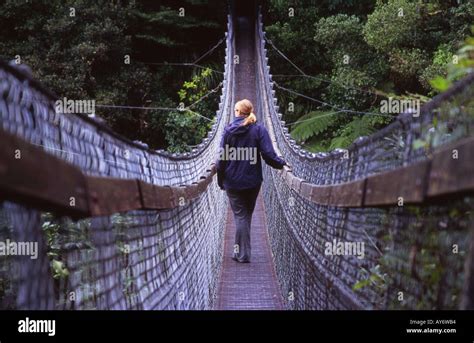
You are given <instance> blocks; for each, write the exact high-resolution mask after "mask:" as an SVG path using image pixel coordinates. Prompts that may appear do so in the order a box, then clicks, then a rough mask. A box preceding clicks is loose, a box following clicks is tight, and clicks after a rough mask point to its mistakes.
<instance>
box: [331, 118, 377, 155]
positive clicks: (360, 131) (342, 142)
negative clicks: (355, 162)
mask: <svg viewBox="0 0 474 343" xmlns="http://www.w3.org/2000/svg"><path fill="white" fill-rule="evenodd" d="M379 118H382V117H379ZM380 122H382V123H383V121H380V120H377V119H376V118H372V116H370V115H364V116H362V117H356V118H354V119H352V120H351V121H350V122H349V123H348V124H347V125H345V126H344V127H342V128H341V129H339V130H338V134H337V136H336V137H334V138H333V139H332V140H331V144H330V146H329V149H330V150H332V149H336V148H347V147H348V146H349V145H351V143H352V142H353V141H354V140H356V139H357V138H358V137H361V136H368V135H369V134H371V133H373V132H374V131H375V129H376V127H377V125H378V124H379V123H380Z"/></svg>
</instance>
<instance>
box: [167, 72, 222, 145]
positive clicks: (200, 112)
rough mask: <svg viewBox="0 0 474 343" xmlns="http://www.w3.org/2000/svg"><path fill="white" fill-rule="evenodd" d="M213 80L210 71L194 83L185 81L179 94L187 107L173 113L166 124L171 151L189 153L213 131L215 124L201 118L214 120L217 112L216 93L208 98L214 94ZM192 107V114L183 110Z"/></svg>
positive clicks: (193, 81)
mask: <svg viewBox="0 0 474 343" xmlns="http://www.w3.org/2000/svg"><path fill="white" fill-rule="evenodd" d="M211 77H212V72H211V70H210V69H203V70H202V71H201V72H200V73H199V74H196V75H194V77H193V78H192V79H191V81H185V82H184V83H183V86H182V88H181V89H180V90H179V91H178V96H179V100H180V101H181V103H182V104H183V105H184V106H183V110H177V111H173V112H171V113H170V114H169V116H168V118H167V120H166V123H165V128H166V140H167V142H168V146H169V148H168V150H169V151H171V152H183V151H189V149H190V147H189V146H190V145H197V144H199V143H200V142H201V141H202V139H203V138H204V136H205V135H206V134H207V132H208V131H209V129H210V128H211V125H212V122H211V121H208V120H206V119H204V118H202V116H204V117H206V118H212V117H213V114H214V112H213V110H214V111H215V108H216V106H215V104H216V102H217V96H216V93H211V95H210V96H207V94H208V93H209V92H210V91H211V89H210V88H209V87H210V86H211V83H210V79H211ZM213 86H215V85H213ZM190 105H192V108H191V109H190V110H187V109H185V108H184V107H185V106H190Z"/></svg>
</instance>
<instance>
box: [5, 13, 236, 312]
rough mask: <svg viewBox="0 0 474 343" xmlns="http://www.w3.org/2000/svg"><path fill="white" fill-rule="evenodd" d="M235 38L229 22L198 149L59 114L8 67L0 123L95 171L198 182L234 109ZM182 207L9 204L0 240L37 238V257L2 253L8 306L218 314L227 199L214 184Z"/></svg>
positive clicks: (45, 94)
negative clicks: (84, 212) (214, 98)
mask: <svg viewBox="0 0 474 343" xmlns="http://www.w3.org/2000/svg"><path fill="white" fill-rule="evenodd" d="M232 40H233V27H232V21H231V17H230V16H229V17H228V31H227V33H226V45H227V47H226V58H225V66H224V67H225V72H224V80H223V88H222V95H221V101H220V103H219V109H218V111H217V113H216V114H217V115H216V119H217V120H216V121H215V123H214V124H213V126H212V129H211V131H210V132H209V133H208V136H207V137H206V138H205V139H204V140H203V142H202V143H201V144H200V145H199V146H197V147H196V148H195V149H193V151H192V152H190V153H184V154H170V153H167V152H164V151H151V150H148V149H147V148H146V147H144V146H143V145H142V144H140V143H139V142H131V141H128V140H127V139H125V138H123V137H121V136H119V135H117V134H115V133H114V132H112V131H111V130H110V129H108V128H107V127H104V126H103V125H101V124H99V123H97V122H96V121H95V120H94V119H90V118H87V117H82V116H79V115H73V114H62V113H56V111H55V108H54V101H55V100H56V99H54V98H53V97H52V96H51V95H49V94H48V92H47V91H46V90H44V89H42V87H41V86H38V85H37V84H36V83H35V82H32V81H30V79H29V78H28V77H25V76H24V75H22V74H21V73H18V72H15V70H12V69H11V67H10V68H9V67H6V66H3V67H0V95H1V96H0V116H1V117H0V118H1V122H0V125H1V127H2V128H3V129H4V130H5V131H8V132H10V133H13V134H15V135H17V136H20V137H21V138H23V139H25V140H26V141H28V142H30V143H33V144H35V145H38V146H41V147H43V149H45V150H46V151H47V152H48V153H51V154H53V155H56V156H57V157H59V158H61V159H64V160H66V161H68V162H70V163H72V164H73V165H75V166H76V167H78V168H80V169H81V170H82V171H83V172H84V173H86V174H87V175H94V176H105V177H115V178H122V179H139V180H142V181H144V182H148V183H151V184H155V185H170V186H179V185H186V184H191V183H193V182H196V181H198V180H199V178H200V176H202V175H203V174H204V171H205V170H206V169H208V168H209V167H210V166H211V164H212V163H213V162H215V160H216V158H217V154H218V148H219V143H220V137H221V135H222V132H223V128H224V126H225V125H226V123H227V122H228V120H229V118H228V117H229V113H231V111H229V108H230V106H232V103H231V101H232V98H233V82H232V79H233V73H234V68H233V64H232V57H233V55H234V53H233V44H232ZM181 205H182V206H178V207H176V208H174V209H171V210H159V211H155V210H147V211H145V210H139V211H130V212H126V213H117V214H114V215H112V216H104V217H94V218H89V219H83V220H79V221H72V220H71V219H69V218H66V217H62V218H61V217H59V216H54V215H53V214H51V213H47V212H39V211H36V210H34V209H31V208H27V207H24V206H20V205H17V204H14V203H11V202H8V201H4V202H3V203H2V207H1V208H2V210H1V211H0V212H1V221H0V230H1V231H0V239H2V241H3V242H8V241H12V242H37V243H38V258H37V259H30V257H29V256H16V257H14V256H8V257H5V258H3V257H2V259H1V263H0V265H1V269H0V273H1V274H0V282H1V284H0V307H1V308H14V309H209V308H212V306H213V301H214V297H215V292H216V286H217V278H218V274H219V270H220V265H221V261H222V244H223V232H224V225H225V218H226V210H227V200H226V197H225V193H224V192H222V191H221V190H219V188H218V186H217V183H216V182H212V183H211V184H210V185H209V187H208V188H207V190H206V192H204V193H202V194H200V195H199V196H198V197H197V198H195V199H194V200H192V201H186V202H183V203H182V204H181Z"/></svg>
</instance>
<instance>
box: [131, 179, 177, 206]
mask: <svg viewBox="0 0 474 343" xmlns="http://www.w3.org/2000/svg"><path fill="white" fill-rule="evenodd" d="M138 186H139V188H140V194H141V201H142V207H143V208H144V209H153V210H159V209H167V208H172V207H173V206H172V205H173V204H174V200H173V189H172V187H169V186H157V185H152V184H149V183H146V182H143V181H138Z"/></svg>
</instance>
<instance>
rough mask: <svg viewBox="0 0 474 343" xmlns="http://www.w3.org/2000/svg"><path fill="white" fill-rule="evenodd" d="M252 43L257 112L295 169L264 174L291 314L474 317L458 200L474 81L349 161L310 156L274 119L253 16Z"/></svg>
mask: <svg viewBox="0 0 474 343" xmlns="http://www.w3.org/2000/svg"><path fill="white" fill-rule="evenodd" d="M255 34H256V51H257V63H256V73H257V84H258V86H257V89H258V95H257V98H258V99H259V104H257V108H258V111H259V113H260V114H261V115H262V116H263V118H264V122H265V125H266V127H267V129H268V130H269V132H270V136H271V137H272V139H273V141H274V144H275V146H276V147H277V148H278V150H279V153H280V154H281V155H282V156H283V157H284V159H285V160H286V161H288V162H289V163H290V165H291V166H292V168H291V170H288V169H285V170H284V171H283V172H279V171H275V170H273V169H271V168H269V167H267V166H265V167H264V179H265V181H266V182H265V183H264V187H263V195H264V201H265V207H266V208H267V209H269V210H268V212H267V222H268V228H269V235H270V241H271V246H272V251H273V256H274V260H275V266H276V272H277V277H278V279H279V282H280V286H281V289H282V293H283V297H284V298H285V299H286V306H287V308H289V309H330V310H331V309H457V308H469V307H472V303H473V302H472V298H473V295H472V293H473V292H472V286H469V285H472V277H473V273H472V267H470V266H471V265H472V248H471V247H472V239H473V233H472V227H473V225H472V223H473V218H472V208H473V204H474V203H473V201H474V199H473V198H472V197H471V196H470V195H469V194H468V193H465V192H464V193H463V192H462V191H466V190H468V191H469V190H470V191H472V178H471V177H470V175H472V174H471V173H472V170H473V167H472V161H471V160H470V158H471V157H472V150H473V149H472V147H473V145H472V140H470V138H471V137H472V128H473V117H474V112H473V106H472V105H473V92H474V87H473V82H474V75H470V76H468V77H467V78H466V79H464V80H463V81H461V82H459V83H458V84H456V85H455V86H454V87H453V88H452V89H450V90H449V91H448V92H446V93H443V94H441V95H439V96H437V97H435V98H434V99H433V100H432V101H430V102H429V103H428V104H427V105H425V106H424V107H422V108H421V111H420V113H419V116H417V115H413V113H411V114H410V113H406V114H402V115H400V116H399V117H398V118H396V120H395V121H394V122H393V123H392V124H391V125H389V126H387V127H385V128H384V129H382V130H380V131H378V132H377V133H375V134H373V135H372V136H369V137H361V138H359V139H357V140H356V141H355V142H354V143H353V144H352V145H351V146H350V147H349V148H348V149H336V150H334V151H331V152H329V153H311V152H308V151H306V150H304V149H302V148H301V146H299V145H297V144H296V142H295V141H294V140H293V139H292V138H291V136H290V134H289V132H288V128H287V127H285V122H284V121H283V120H282V114H281V113H279V107H278V105H277V99H276V97H275V91H274V90H273V85H274V84H273V81H272V76H271V74H270V67H269V66H268V58H267V57H266V52H267V50H266V49H265V32H264V31H263V22H262V15H261V14H259V15H258V17H257V22H256V32H255ZM466 140H467V142H468V143H465V142H466ZM459 142H461V143H459ZM456 143H459V145H453V146H452V145H450V144H456ZM465 144H467V145H465ZM450 146H452V148H449V147H450ZM443 147H448V148H447V149H444V150H443V152H439V149H440V148H443ZM458 153H459V154H461V155H462V156H464V157H463V158H462V161H461V160H460V159H458V156H456V157H454V156H455V155H456V154H458ZM451 157H452V158H451ZM450 172H451V173H452V174H451V175H449V173H450ZM440 179H442V181H441V183H443V186H441V187H438V186H439V185H438V182H440V181H439V180H440ZM453 180H454V181H453ZM442 190H443V191H442ZM455 191H457V193H456V192H455ZM454 193H456V194H455V195H453V194H454ZM435 195H436V196H438V197H437V198H436V197H434V196H435ZM448 195H449V197H448ZM432 196H433V197H432ZM466 304H470V305H469V306H467V305H466Z"/></svg>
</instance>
